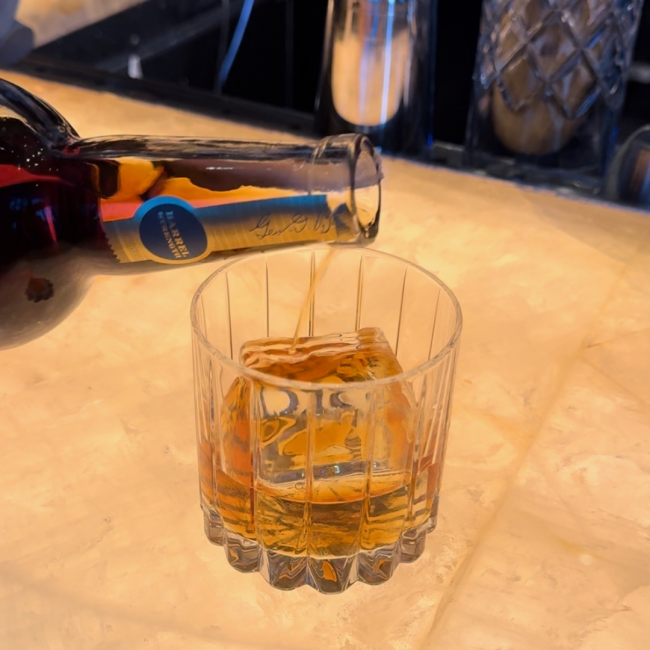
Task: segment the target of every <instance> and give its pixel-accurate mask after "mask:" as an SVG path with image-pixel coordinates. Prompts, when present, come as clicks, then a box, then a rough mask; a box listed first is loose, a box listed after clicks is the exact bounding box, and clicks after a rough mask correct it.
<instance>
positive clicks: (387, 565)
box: [203, 499, 438, 594]
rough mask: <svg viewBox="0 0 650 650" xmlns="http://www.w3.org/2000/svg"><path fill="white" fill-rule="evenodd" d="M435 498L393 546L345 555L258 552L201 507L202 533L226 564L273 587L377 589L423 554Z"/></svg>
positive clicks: (433, 521)
mask: <svg viewBox="0 0 650 650" xmlns="http://www.w3.org/2000/svg"><path fill="white" fill-rule="evenodd" d="M437 510H438V500H437V499H436V501H435V504H434V507H433V509H432V511H433V512H432V515H431V517H429V519H428V520H427V521H426V522H425V523H424V524H422V525H421V526H419V527H418V528H410V529H408V530H406V531H404V533H402V536H401V538H400V540H399V541H398V542H396V543H395V544H390V545H388V546H382V547H380V548H377V549H375V550H373V551H361V552H359V553H357V554H356V555H352V556H349V557H327V558H319V557H309V556H296V555H285V554H284V553H277V552H275V551H270V550H267V549H264V548H262V547H261V546H260V545H259V544H258V543H257V542H255V541H253V540H250V539H246V538H245V537H242V536H241V535H238V534H237V533H233V532H232V531H230V530H228V529H227V528H225V527H224V525H223V522H222V520H221V517H220V516H219V514H218V513H217V512H215V511H213V510H210V509H207V508H205V507H204V509H203V517H204V525H205V534H206V536H207V538H208V539H209V540H210V542H212V543H213V544H218V545H219V546H223V548H224V550H225V552H226V559H227V560H228V563H229V564H230V565H231V566H233V567H234V568H235V569H237V570H239V571H242V572H245V573H250V572H253V571H259V573H260V574H261V575H262V576H263V577H264V579H265V580H266V581H267V582H268V583H269V584H270V585H272V586H273V587H275V588H276V589H283V590H287V591H288V590H291V589H296V588H297V587H302V586H303V585H309V586H310V587H313V588H314V589H316V590H317V591H320V592H321V593H325V594H336V593H340V592H342V591H345V590H346V589H347V588H348V587H350V586H351V585H353V584H354V583H355V582H357V580H358V581H360V582H365V583H366V584H369V585H379V584H382V583H384V582H386V581H387V580H388V579H389V578H390V577H391V576H392V575H393V572H394V571H395V569H396V568H397V566H398V565H399V564H400V563H401V562H414V561H415V560H417V559H418V558H419V557H420V556H421V555H422V553H423V552H424V546H425V541H426V536H427V533H429V532H431V531H432V530H433V529H434V528H435V527H436V522H437Z"/></svg>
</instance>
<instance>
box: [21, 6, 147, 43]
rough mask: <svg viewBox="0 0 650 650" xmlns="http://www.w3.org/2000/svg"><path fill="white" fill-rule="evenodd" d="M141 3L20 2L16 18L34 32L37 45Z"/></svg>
mask: <svg viewBox="0 0 650 650" xmlns="http://www.w3.org/2000/svg"><path fill="white" fill-rule="evenodd" d="M140 2H143V0H20V1H19V5H18V10H17V11H16V18H17V19H18V20H19V21H20V22H22V23H24V24H25V25H28V26H29V27H31V28H32V29H33V30H34V40H35V42H36V45H37V46H38V45H44V44H45V43H49V42H50V41H53V40H55V39H57V38H59V37H61V36H65V34H69V33H71V32H74V31H76V30H77V29H81V28H82V27H86V26H87V25H92V24H93V23H96V22H99V21H100V20H103V19H104V18H108V16H112V15H114V14H116V13H118V12H120V11H123V10H124V9H128V8H129V7H132V6H134V5H137V4H139V3H140Z"/></svg>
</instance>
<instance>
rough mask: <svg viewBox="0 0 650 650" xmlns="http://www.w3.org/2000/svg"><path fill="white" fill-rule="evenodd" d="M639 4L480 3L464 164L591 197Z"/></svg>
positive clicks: (607, 0) (611, 133)
mask: <svg viewBox="0 0 650 650" xmlns="http://www.w3.org/2000/svg"><path fill="white" fill-rule="evenodd" d="M642 5H643V0H625V1H624V2H622V1H621V0H484V1H483V16H482V23H481V32H480V36H479V43H478V50H477V58H476V68H475V73H474V99H473V103H472V109H471V113H470V119H469V123H468V129H467V138H466V149H465V163H466V164H467V165H468V166H470V167H474V168H480V169H484V170H486V171H487V172H488V173H490V174H492V175H496V176H501V177H506V178H521V179H524V180H526V181H531V182H534V183H550V184H553V185H556V184H566V185H573V186H575V187H580V188H582V189H586V190H590V191H598V190H599V189H600V185H601V179H602V177H603V175H604V173H605V171H606V169H607V165H608V163H609V161H610V159H611V156H612V153H613V148H614V144H615V139H616V124H617V119H618V116H619V113H620V110H621V108H622V104H623V100H624V97H625V88H626V83H627V75H628V70H629V66H630V63H631V59H632V52H633V47H634V41H635V38H636V33H637V29H638V25H639V18H640V15H641V8H642Z"/></svg>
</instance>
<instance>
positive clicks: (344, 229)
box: [62, 135, 381, 264]
mask: <svg viewBox="0 0 650 650" xmlns="http://www.w3.org/2000/svg"><path fill="white" fill-rule="evenodd" d="M62 153H63V157H64V158H65V159H66V160H67V161H69V162H73V161H75V162H77V163H80V162H83V163H84V166H90V167H92V168H93V169H95V170H96V179H97V180H96V184H97V187H98V188H99V192H100V196H101V198H100V202H99V213H100V217H101V221H102V225H103V228H104V231H105V232H106V235H107V237H108V240H109V243H110V245H111V247H112V249H113V251H114V252H115V254H116V256H117V258H118V259H119V260H120V261H123V262H135V261H143V260H153V261H156V262H162V263H171V264H180V263H186V262H191V261H197V260H199V259H202V258H204V257H207V256H208V255H209V254H211V253H213V252H217V251H230V250H245V249H252V248H262V247H268V246H278V245H288V244H299V243H308V242H328V241H329V242H340V243H348V242H356V243H363V242H367V241H370V240H372V239H374V237H375V236H376V234H377V227H378V217H379V207H380V206H379V204H380V189H379V183H380V180H381V171H380V169H379V163H378V157H377V156H376V154H375V152H374V149H373V148H372V145H371V144H370V142H369V141H368V140H366V139H365V138H363V137H362V136H354V135H353V136H337V137H333V138H328V139H326V140H324V141H321V142H319V143H316V144H314V145H312V144H300V145H295V144H277V143H274V144H269V143H250V142H233V141H199V140H192V139H186V138H176V139H168V140H157V139H152V138H121V139H99V140H85V141H76V142H75V143H74V144H73V146H70V147H67V148H66V149H64V150H63V152H62Z"/></svg>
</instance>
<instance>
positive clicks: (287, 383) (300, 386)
mask: <svg viewBox="0 0 650 650" xmlns="http://www.w3.org/2000/svg"><path fill="white" fill-rule="evenodd" d="M330 248H331V245H328V244H325V245H320V246H309V247H306V250H311V251H317V250H325V251H326V250H329V249H330ZM338 248H339V249H340V250H341V251H345V250H354V251H366V252H369V253H372V254H373V255H376V256H377V257H384V258H388V259H391V260H395V261H398V262H401V263H402V264H404V265H405V266H407V267H409V268H413V269H415V270H417V271H419V272H421V273H423V274H424V275H426V276H427V277H428V278H429V279H430V280H433V281H434V282H435V283H436V284H437V285H438V287H439V288H440V289H441V290H442V291H444V292H445V293H446V294H447V296H448V297H449V299H450V300H451V304H452V305H453V308H454V314H455V319H456V322H455V326H454V330H453V332H452V333H451V335H450V337H449V339H448V340H447V342H446V343H445V345H444V346H442V348H441V349H440V350H439V351H438V353H437V354H435V355H434V356H433V357H431V359H428V360H427V361H425V362H424V363H421V364H419V365H417V366H415V367H414V368H411V369H410V370H405V371H403V372H401V373H399V374H397V375H391V376H390V377H384V378H382V379H367V380H365V381H355V382H351V388H350V389H352V388H354V389H355V390H357V389H370V388H375V387H377V386H386V385H390V384H394V383H401V382H404V381H406V380H409V379H412V378H413V377H416V376H417V375H422V374H424V373H426V372H427V371H428V370H429V369H431V368H433V367H435V366H437V365H438V364H439V363H440V362H441V361H442V360H443V359H445V358H446V357H447V356H449V355H450V354H451V352H452V351H453V350H454V348H455V347H456V345H457V343H458V340H459V338H460V334H461V331H462V328H463V313H462V310H461V307H460V303H459V302H458V298H456V296H455V295H454V292H453V291H452V290H451V289H450V288H449V287H448V286H447V285H446V284H445V283H444V282H443V281H442V280H440V279H439V278H438V277H437V276H436V275H434V274H433V273H431V272H430V271H427V269H425V268H423V267H421V266H419V265H418V264H414V263H413V262H410V261H409V260H405V259H404V258H402V257H398V256H397V255H392V254H391V253H384V252H383V251H377V250H374V249H371V248H364V247H362V246H348V245H339V246H338ZM290 251H291V249H290V248H284V249H279V250H273V251H256V252H254V253H249V254H246V256H245V257H237V258H236V259H234V260H231V261H230V262H228V263H226V264H224V265H223V266H222V267H221V268H219V269H217V270H216V271H214V272H213V273H211V274H210V275H209V276H208V277H207V278H206V279H205V280H203V282H202V283H201V284H200V285H199V287H198V289H197V290H196V292H195V293H194V296H193V297H192V302H191V305H190V323H191V326H192V333H193V335H194V336H195V337H196V338H197V339H198V341H199V343H200V345H201V346H202V347H203V348H204V349H205V350H206V351H207V352H208V353H209V354H210V355H211V356H214V357H217V359H219V361H220V362H221V363H223V364H224V365H226V366H229V367H230V368H232V369H234V370H235V371H236V372H237V374H238V375H239V376H242V375H243V376H246V377H249V378H251V379H255V380H257V381H259V382H263V383H264V384H267V385H269V384H270V385H273V386H276V387H281V388H290V387H292V388H295V389H296V390H300V391H306V392H312V391H317V390H320V391H322V390H337V391H340V390H341V387H342V384H340V383H338V384H337V383H325V382H316V381H301V380H297V379H288V378H286V377H277V376H276V375H270V374H267V373H265V372H260V371H259V370H254V369H253V368H248V367H247V366H245V365H243V364H242V363H240V362H239V361H235V360H234V359H231V358H230V357H229V356H228V355H226V354H224V353H223V352H221V350H219V349H218V348H217V347H215V346H214V345H213V344H212V343H211V342H210V341H209V340H208V337H207V336H206V335H205V334H204V333H203V332H202V331H201V329H200V327H199V325H198V322H197V321H198V318H197V307H198V303H199V300H200V299H201V298H202V296H203V292H204V291H205V289H207V287H208V285H210V284H211V283H212V281H213V280H215V279H216V278H217V277H218V276H220V275H222V274H223V273H225V272H226V271H227V270H228V269H230V268H232V267H233V266H236V265H237V264H241V263H243V262H246V261H248V260H250V259H251V258H253V257H270V256H275V255H282V254H283V253H284V254H286V253H288V252H290ZM434 327H435V325H434Z"/></svg>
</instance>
